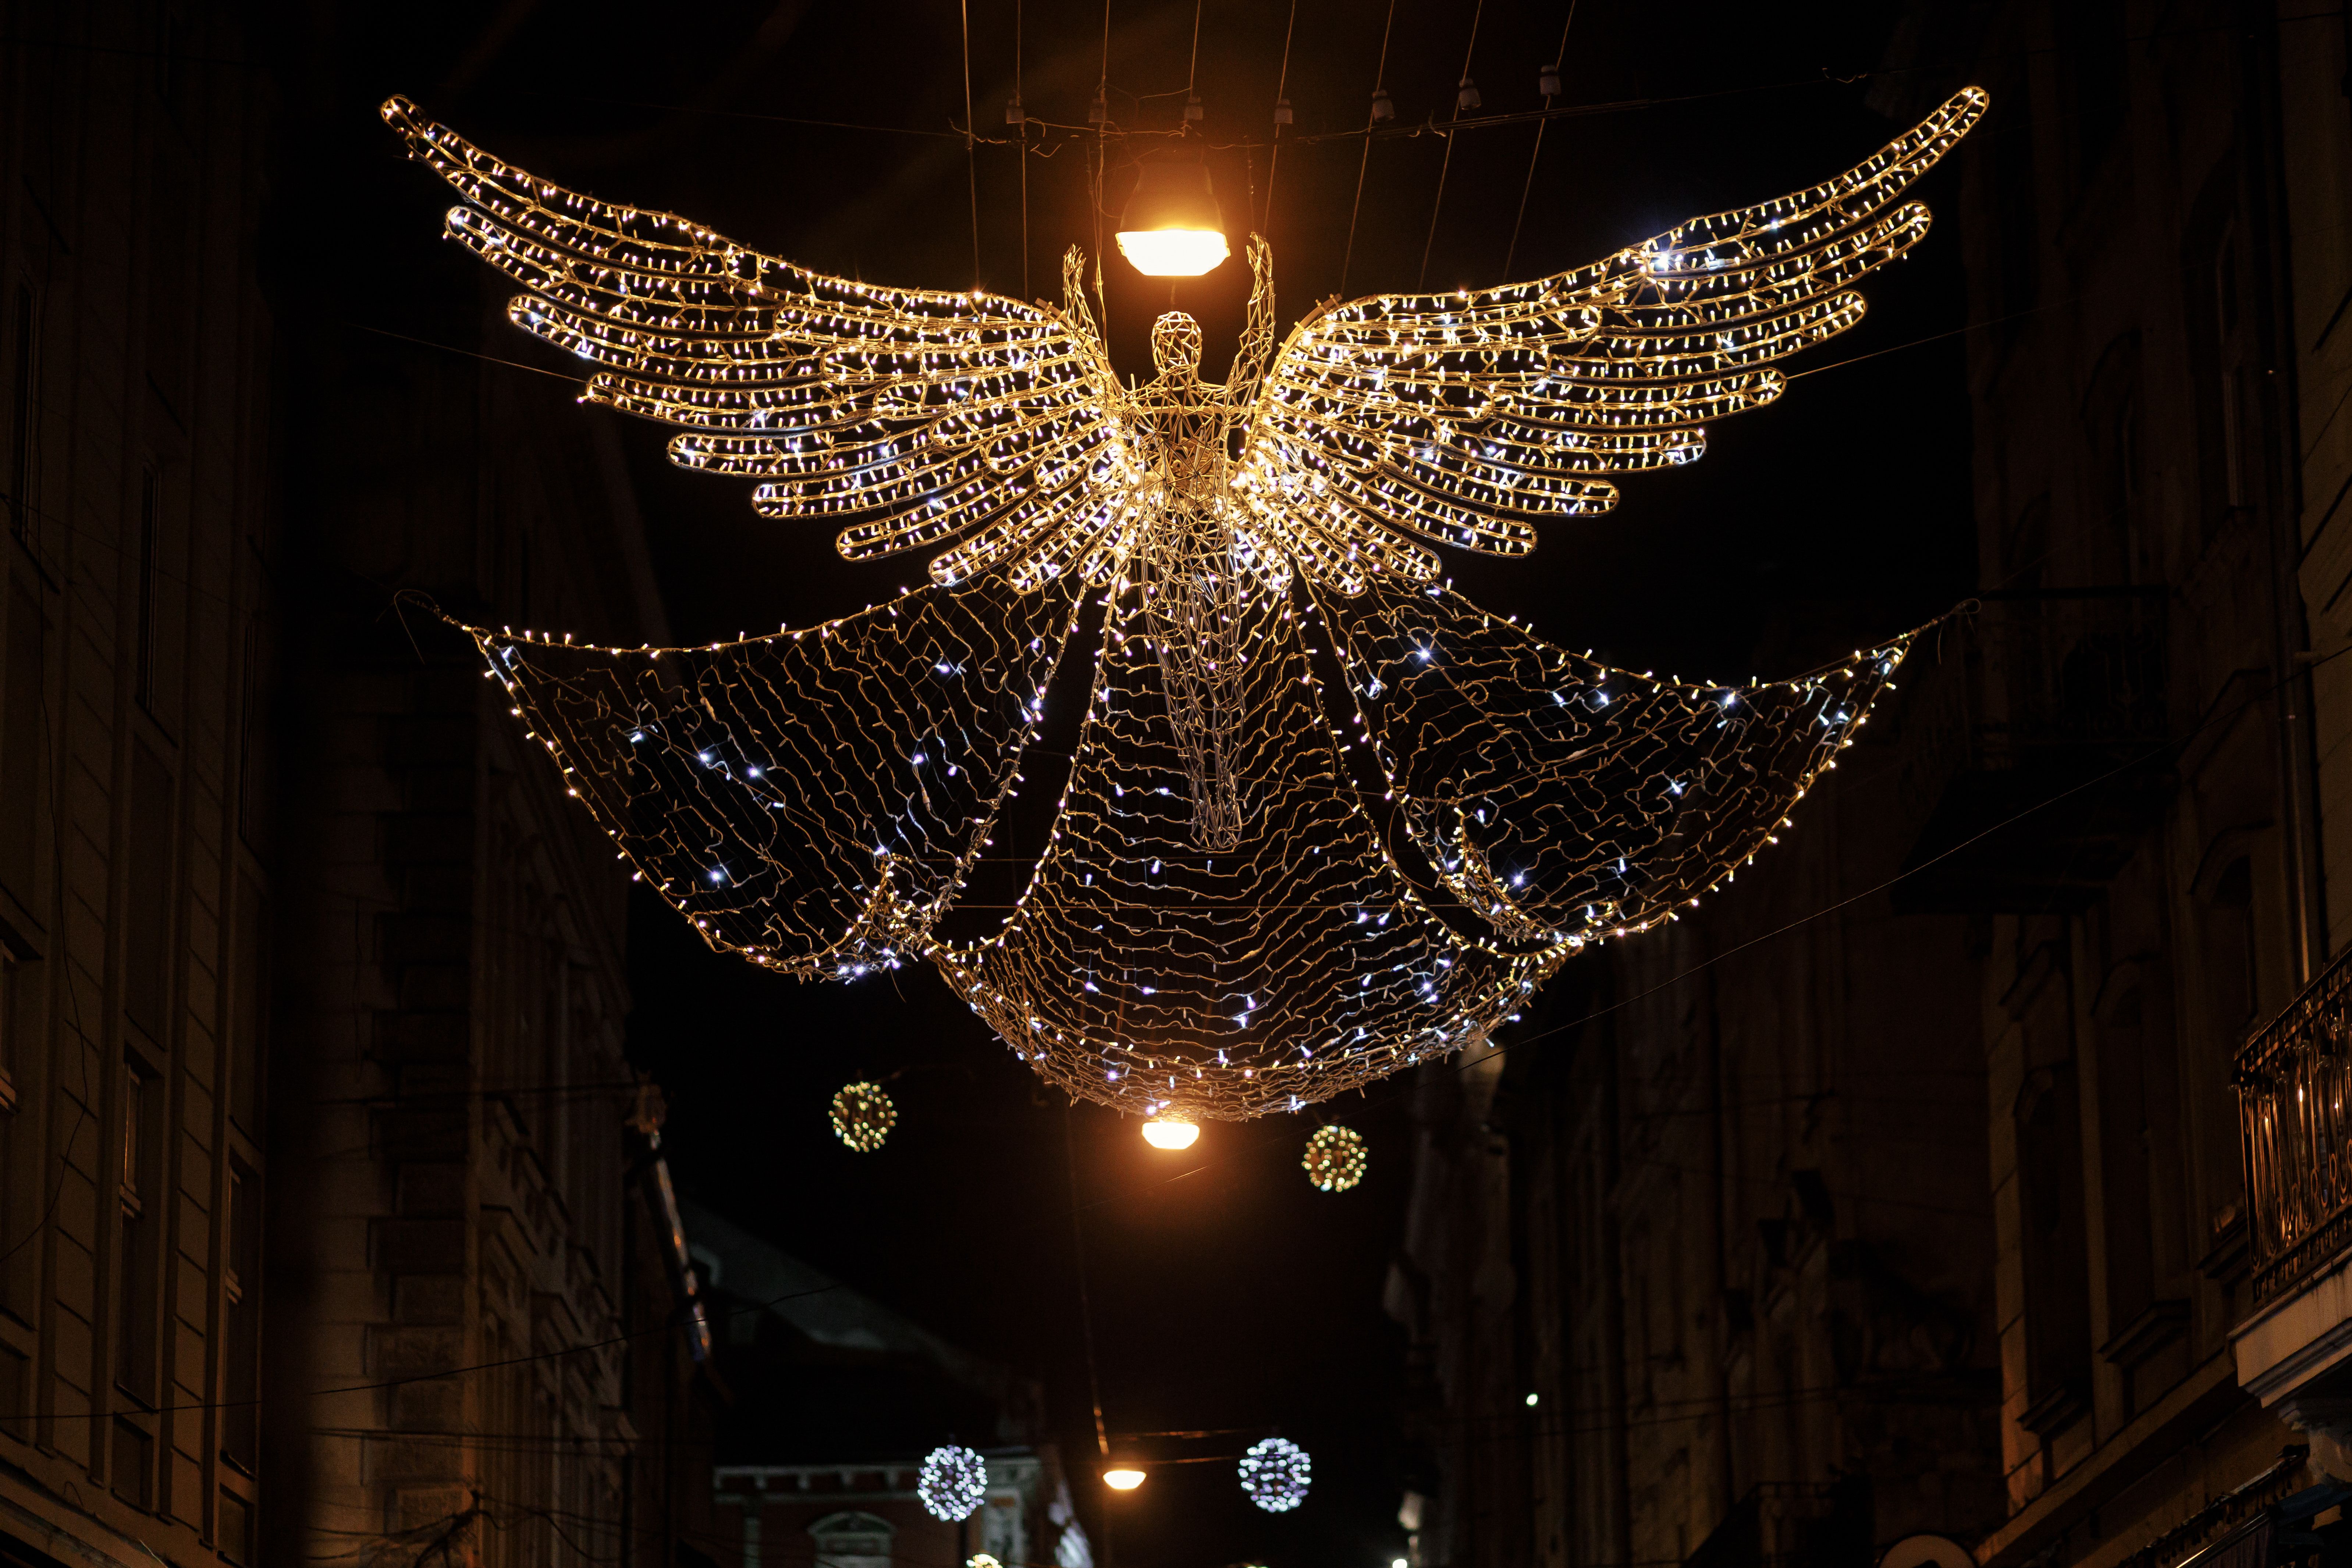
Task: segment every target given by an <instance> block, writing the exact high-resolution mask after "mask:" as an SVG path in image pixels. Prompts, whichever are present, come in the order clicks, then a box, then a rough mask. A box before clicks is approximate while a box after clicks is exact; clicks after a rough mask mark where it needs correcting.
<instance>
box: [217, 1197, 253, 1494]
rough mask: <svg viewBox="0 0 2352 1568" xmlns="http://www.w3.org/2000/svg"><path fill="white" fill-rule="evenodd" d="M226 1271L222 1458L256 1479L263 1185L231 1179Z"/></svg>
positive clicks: (223, 1283) (224, 1287)
mask: <svg viewBox="0 0 2352 1568" xmlns="http://www.w3.org/2000/svg"><path fill="white" fill-rule="evenodd" d="M226 1265H227V1266H226V1268H224V1269H223V1270H222V1278H221V1286H222V1293H223V1295H224V1297H225V1299H226V1307H225V1313H224V1315H225V1317H226V1341H227V1342H226V1345H225V1346H224V1352H225V1353H224V1355H223V1357H222V1377H221V1400H222V1406H221V1428H220V1430H221V1458H224V1459H226V1460H227V1461H228V1462H229V1463H230V1464H232V1465H235V1466H236V1467H237V1468H239V1469H241V1470H243V1471H245V1472H246V1473H247V1475H251V1474H252V1473H253V1471H254V1468H255V1467H256V1465H257V1462H258V1460H259V1458H260V1449H261V1442H260V1433H261V1410H260V1406H259V1405H257V1404H256V1403H255V1402H256V1401H257V1400H258V1399H259V1398H260V1396H261V1184H260V1183H259V1182H258V1181H257V1180H256V1179H255V1177H254V1174H253V1173H252V1172H250V1171H247V1170H246V1169H244V1168H243V1167H242V1166H237V1165H232V1166H230V1168H229V1173H228V1258H227V1259H226Z"/></svg>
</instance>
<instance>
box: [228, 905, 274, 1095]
mask: <svg viewBox="0 0 2352 1568" xmlns="http://www.w3.org/2000/svg"><path fill="white" fill-rule="evenodd" d="M234 929H235V931H236V953H235V954H234V955H233V956H232V958H231V960H230V965H231V967H230V971H229V973H231V974H232V975H233V976H235V980H234V984H235V987H236V989H235V990H234V991H233V992H232V993H231V994H230V997H229V1005H230V1007H231V1009H232V1013H231V1016H230V1019H229V1061H228V1114H229V1119H230V1120H231V1121H235V1122H236V1125H237V1126H238V1127H240V1128H242V1129H243V1130H244V1131H245V1133H246V1135H247V1137H249V1138H253V1139H256V1140H258V1139H259V1138H260V1137H261V1134H262V1126H261V1104H262V1101H261V1088H262V1086H261V1064H262V1062H263V1060H264V1059H265V1058H266V1057H267V1055H268V1052H267V1049H266V1048H265V1041H266V1040H267V1039H268V1029H269V1005H268V974H269V969H268V951H267V944H268V932H269V901H268V895H267V894H265V893H264V892H263V891H262V890H261V884H260V883H259V882H258V881H257V880H256V879H254V878H253V877H252V876H251V875H249V874H246V875H240V876H239V877H238V878H237V879H236V925H235V928H234Z"/></svg>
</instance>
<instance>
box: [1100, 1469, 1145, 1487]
mask: <svg viewBox="0 0 2352 1568" xmlns="http://www.w3.org/2000/svg"><path fill="white" fill-rule="evenodd" d="M1142 1484H1143V1472H1142V1471H1141V1470H1139V1469H1134V1468H1130V1467H1129V1466H1126V1465H1121V1466H1120V1467H1118V1468H1117V1469H1111V1470H1105V1471H1104V1472H1103V1485H1105V1486H1107V1487H1108V1488H1109V1489H1111V1490H1113V1491H1115V1492H1131V1491H1133V1490H1134V1489H1136V1488H1138V1487H1139V1486H1141V1485H1142Z"/></svg>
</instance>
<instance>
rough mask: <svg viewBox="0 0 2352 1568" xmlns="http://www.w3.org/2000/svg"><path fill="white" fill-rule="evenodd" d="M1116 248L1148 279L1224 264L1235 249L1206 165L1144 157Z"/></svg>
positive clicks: (1198, 271)
mask: <svg viewBox="0 0 2352 1568" xmlns="http://www.w3.org/2000/svg"><path fill="white" fill-rule="evenodd" d="M1118 248H1119V253H1120V254H1121V255H1123V256H1125V257H1126V258H1128V260H1129V261H1131V262H1133V263H1134V264H1135V269H1136V270H1137V271H1138V272H1140V273H1142V274H1143V275H1144V276H1145V277H1147V278H1198V277H1199V276H1201V274H1202V273H1203V272H1207V271H1210V270H1212V269H1213V268H1215V267H1217V265H1218V264H1219V263H1221V262H1223V260H1224V258H1226V257H1227V256H1228V255H1229V254H1231V248H1230V247H1228V246H1227V245H1226V244H1225V215H1224V211H1223V208H1221V207H1219V206H1218V205H1217V195H1216V193H1215V192H1214V191H1213V190H1211V189H1210V188H1209V166H1208V164H1206V163H1201V162H1198V161H1197V160H1191V159H1183V160H1180V159H1168V158H1150V159H1146V160H1145V161H1144V162H1143V163H1142V165H1141V166H1140V167H1139V169H1138V170H1137V172H1136V177H1135V194H1134V195H1130V196H1129V197H1128V198H1127V209H1126V210H1125V211H1124V212H1122V213H1120V214H1119V215H1118Z"/></svg>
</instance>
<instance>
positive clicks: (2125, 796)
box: [1894, 587, 2168, 913]
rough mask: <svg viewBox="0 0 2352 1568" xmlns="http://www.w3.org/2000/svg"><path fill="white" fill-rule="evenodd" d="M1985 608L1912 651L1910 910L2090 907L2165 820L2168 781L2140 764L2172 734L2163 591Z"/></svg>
mask: <svg viewBox="0 0 2352 1568" xmlns="http://www.w3.org/2000/svg"><path fill="white" fill-rule="evenodd" d="M1979 600H1980V601H1981V604H1982V608H1981V609H1980V610H1979V612H1978V614H1977V615H1976V616H1973V617H1971V618H1970V619H1969V620H1968V621H1965V622H1961V623H1958V624H1957V625H1956V626H1954V627H1953V628H1951V629H1948V631H1947V632H1946V633H1945V634H1944V637H1943V643H1942V647H1940V649H1938V648H1937V647H1935V646H1933V644H1932V643H1931V645H1930V646H1929V647H1926V648H1923V649H1921V650H1920V651H1919V652H1918V653H1916V654H1915V655H1914V656H1913V659H1914V663H1913V664H1912V666H1911V667H1910V682H1911V684H1912V686H1913V688H1914V689H1913V690H1912V692H1911V693H1910V697H1909V700H1908V701H1907V702H1906V705H1905V707H1904V708H1903V709H1902V710H1901V715H1902V716H1901V723H1902V726H1903V741H1904V743H1905V746H1906V752H1907V753H1908V755H1907V757H1906V778H1905V781H1904V790H1905V795H1906V806H1907V807H1908V810H1909V813H1910V815H1911V816H1913V818H1914V819H1915V820H1920V821H1922V823H1923V826H1922V827H1921V829H1920V833H1919V837H1918V838H1917V840H1916V843H1915V844H1914V846H1913V847H1912V851H1911V854H1910V856H1909V858H1907V859H1906V862H1905V864H1904V870H1905V871H1906V872H1908V873H1911V875H1909V876H1908V877H1907V878H1906V880H1904V881H1903V882H1901V883H1899V884H1897V886H1896V888H1895V895H1894V896H1895V908H1896V909H1897V910H1902V911H1904V912H1906V913H1915V912H1916V913H1927V912H1952V911H1959V912H2014V913H2038V912H2042V911H2062V910H2075V909H2080V908H2082V907H2083V906H2084V905H2085V904H2087V903H2088V902H2090V901H2091V900H2092V899H2094V898H2095V897H2096V896H2097V894H2098V892H2099V890H2100V889H2102V888H2104V887H2105V885H2106V883H2107V882H2108V881H2109V880H2111V879H2113V878H2114V877H2115V875H2116V872H2117V871H2119V870H2121V869H2122V868H2123V865H2124V862H2125V861H2126V860H2127V859H2129V858H2130V857H2131V854H2132V852H2133V850H2134V849H2135V848H2136V847H2137V845H2138V843H2139V841H2140V839H2141V838H2142V837H2143V836H2144V835H2145V834H2146V833H2147V830H2148V828H2149V827H2151V826H2154V824H2155V822H2156V820H2157V818H2158V815H2159V814H2160V812H2161V811H2162V809H2163V803H2164V796H2165V793H2166V789H2167V778H2166V775H2165V773H2164V772H2163V770H2162V769H2161V768H2160V767H2154V766H2136V765H2133V764H2136V763H2147V762H2153V761H2154V760H2156V759H2157V758H2158V757H2159V756H2160V755H2161V753H2162V748H2163V745H2164V742H2165V740H2166V738H2167V734H2168V723H2167V718H2168V713H2167V701H2166V682H2165V617H2164V610H2165V602H2164V590H2163V589H2161V588H2138V587H2113V588H2072V589H2050V590H2033V591H2030V592H1988V593H1985V594H1982V595H1979ZM1939 653H1940V658H1938V657H1937V656H1938V654H1939ZM1995 829H1997V831H1995Z"/></svg>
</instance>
